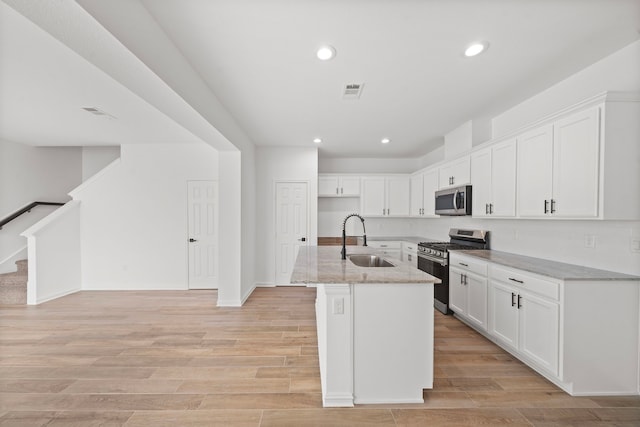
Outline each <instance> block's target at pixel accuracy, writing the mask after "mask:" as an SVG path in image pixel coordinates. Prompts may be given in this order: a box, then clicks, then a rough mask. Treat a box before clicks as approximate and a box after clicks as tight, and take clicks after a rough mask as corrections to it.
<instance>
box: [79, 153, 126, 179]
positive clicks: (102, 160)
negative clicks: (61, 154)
mask: <svg viewBox="0 0 640 427" xmlns="http://www.w3.org/2000/svg"><path fill="white" fill-rule="evenodd" d="M118 157H120V146H117V147H82V182H84V181H86V180H87V179H89V178H91V177H92V176H93V175H95V174H96V173H98V172H100V171H101V170H102V169H104V167H105V166H107V165H108V164H109V163H111V162H113V161H114V160H115V159H117V158H118Z"/></svg>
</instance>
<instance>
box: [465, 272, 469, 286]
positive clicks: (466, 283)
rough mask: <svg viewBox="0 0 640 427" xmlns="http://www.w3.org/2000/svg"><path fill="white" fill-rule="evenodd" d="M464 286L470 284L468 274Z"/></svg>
mask: <svg viewBox="0 0 640 427" xmlns="http://www.w3.org/2000/svg"><path fill="white" fill-rule="evenodd" d="M464 284H465V285H468V284H469V276H467V275H466V274H465V275H464Z"/></svg>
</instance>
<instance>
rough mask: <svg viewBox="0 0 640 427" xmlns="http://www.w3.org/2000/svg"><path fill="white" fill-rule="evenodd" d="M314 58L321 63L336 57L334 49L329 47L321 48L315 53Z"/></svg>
mask: <svg viewBox="0 0 640 427" xmlns="http://www.w3.org/2000/svg"><path fill="white" fill-rule="evenodd" d="M316 56H317V57H318V59H319V60H321V61H328V60H330V59H331V58H333V57H334V56H336V49H335V48H334V47H333V46H329V45H326V46H322V47H320V49H318V51H317V52H316Z"/></svg>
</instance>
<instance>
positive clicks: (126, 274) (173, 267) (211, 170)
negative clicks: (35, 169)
mask: <svg viewBox="0 0 640 427" xmlns="http://www.w3.org/2000/svg"><path fill="white" fill-rule="evenodd" d="M216 179H218V153H217V151H216V150H214V149H213V148H211V147H210V146H208V145H206V144H204V143H203V144H129V145H123V146H122V151H121V161H120V163H119V164H118V165H116V166H115V167H113V168H111V169H110V170H109V171H108V172H107V173H105V174H104V175H101V176H99V177H98V178H97V179H96V180H95V181H94V182H92V183H91V184H90V185H88V186H86V187H84V188H82V189H81V190H80V191H79V192H78V193H77V194H74V197H75V198H76V199H78V200H80V201H81V203H82V205H81V206H82V208H81V241H82V283H83V289H101V290H108V289H187V273H188V270H187V260H188V257H187V251H188V248H187V238H188V236H187V181H189V180H216ZM222 226H223V225H222V224H221V227H222ZM221 244H222V242H221Z"/></svg>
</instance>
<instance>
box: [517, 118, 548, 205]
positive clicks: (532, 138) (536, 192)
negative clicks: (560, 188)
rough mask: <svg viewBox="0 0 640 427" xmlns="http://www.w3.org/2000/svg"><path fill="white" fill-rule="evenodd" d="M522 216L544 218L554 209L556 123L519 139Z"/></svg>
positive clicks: (518, 168) (519, 186)
mask: <svg viewBox="0 0 640 427" xmlns="http://www.w3.org/2000/svg"><path fill="white" fill-rule="evenodd" d="M517 140H518V143H517V144H518V166H517V170H518V181H517V182H518V185H517V188H518V189H517V193H518V215H519V216H524V217H544V216H546V215H547V214H548V213H549V212H550V206H549V205H550V200H551V192H552V164H553V125H547V126H543V127H541V128H538V129H534V130H532V131H529V132H527V133H525V134H523V135H520V136H519V137H518V138H517Z"/></svg>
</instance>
